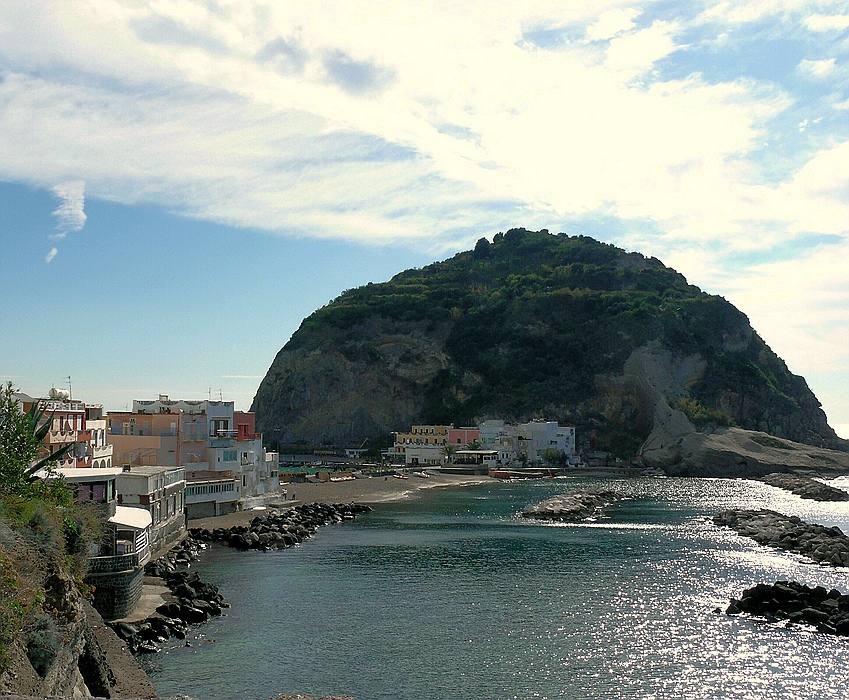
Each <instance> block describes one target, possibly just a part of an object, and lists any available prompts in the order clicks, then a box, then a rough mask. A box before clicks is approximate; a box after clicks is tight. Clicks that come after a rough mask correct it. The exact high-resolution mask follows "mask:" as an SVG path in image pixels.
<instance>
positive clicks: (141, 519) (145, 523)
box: [109, 506, 153, 530]
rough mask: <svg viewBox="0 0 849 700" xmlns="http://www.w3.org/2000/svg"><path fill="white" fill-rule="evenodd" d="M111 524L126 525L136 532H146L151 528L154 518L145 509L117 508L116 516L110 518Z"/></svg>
mask: <svg viewBox="0 0 849 700" xmlns="http://www.w3.org/2000/svg"><path fill="white" fill-rule="evenodd" d="M109 522H110V523H114V524H115V525H124V526H125V527H131V528H133V529H134V530H144V529H145V528H146V527H150V524H151V523H152V522H153V518H151V517H150V513H149V512H148V511H147V510H145V509H144V508H131V507H130V506H115V515H113V516H112V517H111V518H109Z"/></svg>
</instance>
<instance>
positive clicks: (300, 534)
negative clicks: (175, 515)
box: [189, 503, 371, 551]
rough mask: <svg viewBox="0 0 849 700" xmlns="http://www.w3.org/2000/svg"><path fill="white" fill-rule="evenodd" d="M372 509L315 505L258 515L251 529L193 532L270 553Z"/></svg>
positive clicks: (205, 539)
mask: <svg viewBox="0 0 849 700" xmlns="http://www.w3.org/2000/svg"><path fill="white" fill-rule="evenodd" d="M370 511H371V507H370V506H367V505H364V504H361V503H313V504H311V505H303V506H295V507H294V508H286V509H282V510H276V511H271V512H270V513H268V514H264V515H258V516H257V517H255V518H254V519H253V520H251V522H250V525H248V526H244V525H237V526H234V527H230V528H215V529H213V530H204V529H200V528H192V529H191V530H189V532H190V534H191V536H192V537H193V538H194V539H195V540H197V541H200V542H219V543H221V544H226V545H228V546H230V547H234V548H236V549H242V550H247V549H258V550H261V551H269V550H275V549H285V548H286V547H292V546H294V545H296V544H298V543H300V542H303V541H304V540H305V539H307V538H308V537H312V536H313V535H314V534H315V533H316V530H318V528H319V527H321V526H323V525H330V524H333V523H341V522H343V521H345V520H353V519H354V518H355V517H356V516H357V515H360V514H362V513H368V512H370Z"/></svg>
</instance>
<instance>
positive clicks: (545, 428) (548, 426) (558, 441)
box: [517, 421, 575, 461]
mask: <svg viewBox="0 0 849 700" xmlns="http://www.w3.org/2000/svg"><path fill="white" fill-rule="evenodd" d="M517 434H518V437H519V440H520V441H522V442H523V443H524V445H523V447H524V451H525V453H526V454H527V455H528V459H529V460H531V461H536V460H539V459H544V458H545V456H546V451H547V450H553V451H554V452H557V453H559V454H565V455H566V457H567V458H569V457H574V456H575V428H573V427H569V426H560V425H558V424H557V423H556V422H555V421H532V422H530V423H520V424H519V425H518V427H517Z"/></svg>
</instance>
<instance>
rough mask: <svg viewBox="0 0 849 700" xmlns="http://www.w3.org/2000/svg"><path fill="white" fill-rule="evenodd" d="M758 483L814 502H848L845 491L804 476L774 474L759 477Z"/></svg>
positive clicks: (848, 498) (847, 495) (848, 496)
mask: <svg viewBox="0 0 849 700" xmlns="http://www.w3.org/2000/svg"><path fill="white" fill-rule="evenodd" d="M759 481H763V482H764V483H765V484H769V485H770V486H775V487H777V488H780V489H784V490H785V491H790V492H791V493H795V494H796V495H797V496H800V497H802V498H808V499H811V500H814V501H849V493H846V491H843V490H842V489H838V488H835V487H834V486H829V485H828V484H824V483H822V482H821V481H817V480H816V479H810V478H808V477H806V476H798V475H797V474H782V473H779V472H774V473H772V474H767V475H766V476H763V477H761V478H760V479H759Z"/></svg>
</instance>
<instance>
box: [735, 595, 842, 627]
mask: <svg viewBox="0 0 849 700" xmlns="http://www.w3.org/2000/svg"><path fill="white" fill-rule="evenodd" d="M726 613H727V614H728V615H739V614H740V613H748V614H750V615H755V616H758V617H763V618H765V619H767V620H769V621H770V622H777V621H779V620H788V621H789V622H791V623H798V624H807V625H813V626H814V627H816V628H817V630H819V631H820V632H825V633H827V634H838V635H842V636H849V595H846V594H844V593H841V592H840V591H838V590H837V589H836V588H832V589H831V590H830V591H829V590H826V589H825V588H823V587H822V586H816V587H815V588H811V587H809V586H806V585H804V584H801V583H797V582H796V581H776V582H775V583H774V584H772V585H769V584H766V583H759V584H757V585H756V586H753V587H752V588H747V589H746V590H745V591H743V597H742V598H741V599H740V600H736V599H732V600H731V604H730V605H729V606H728V609H727V610H726Z"/></svg>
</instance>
